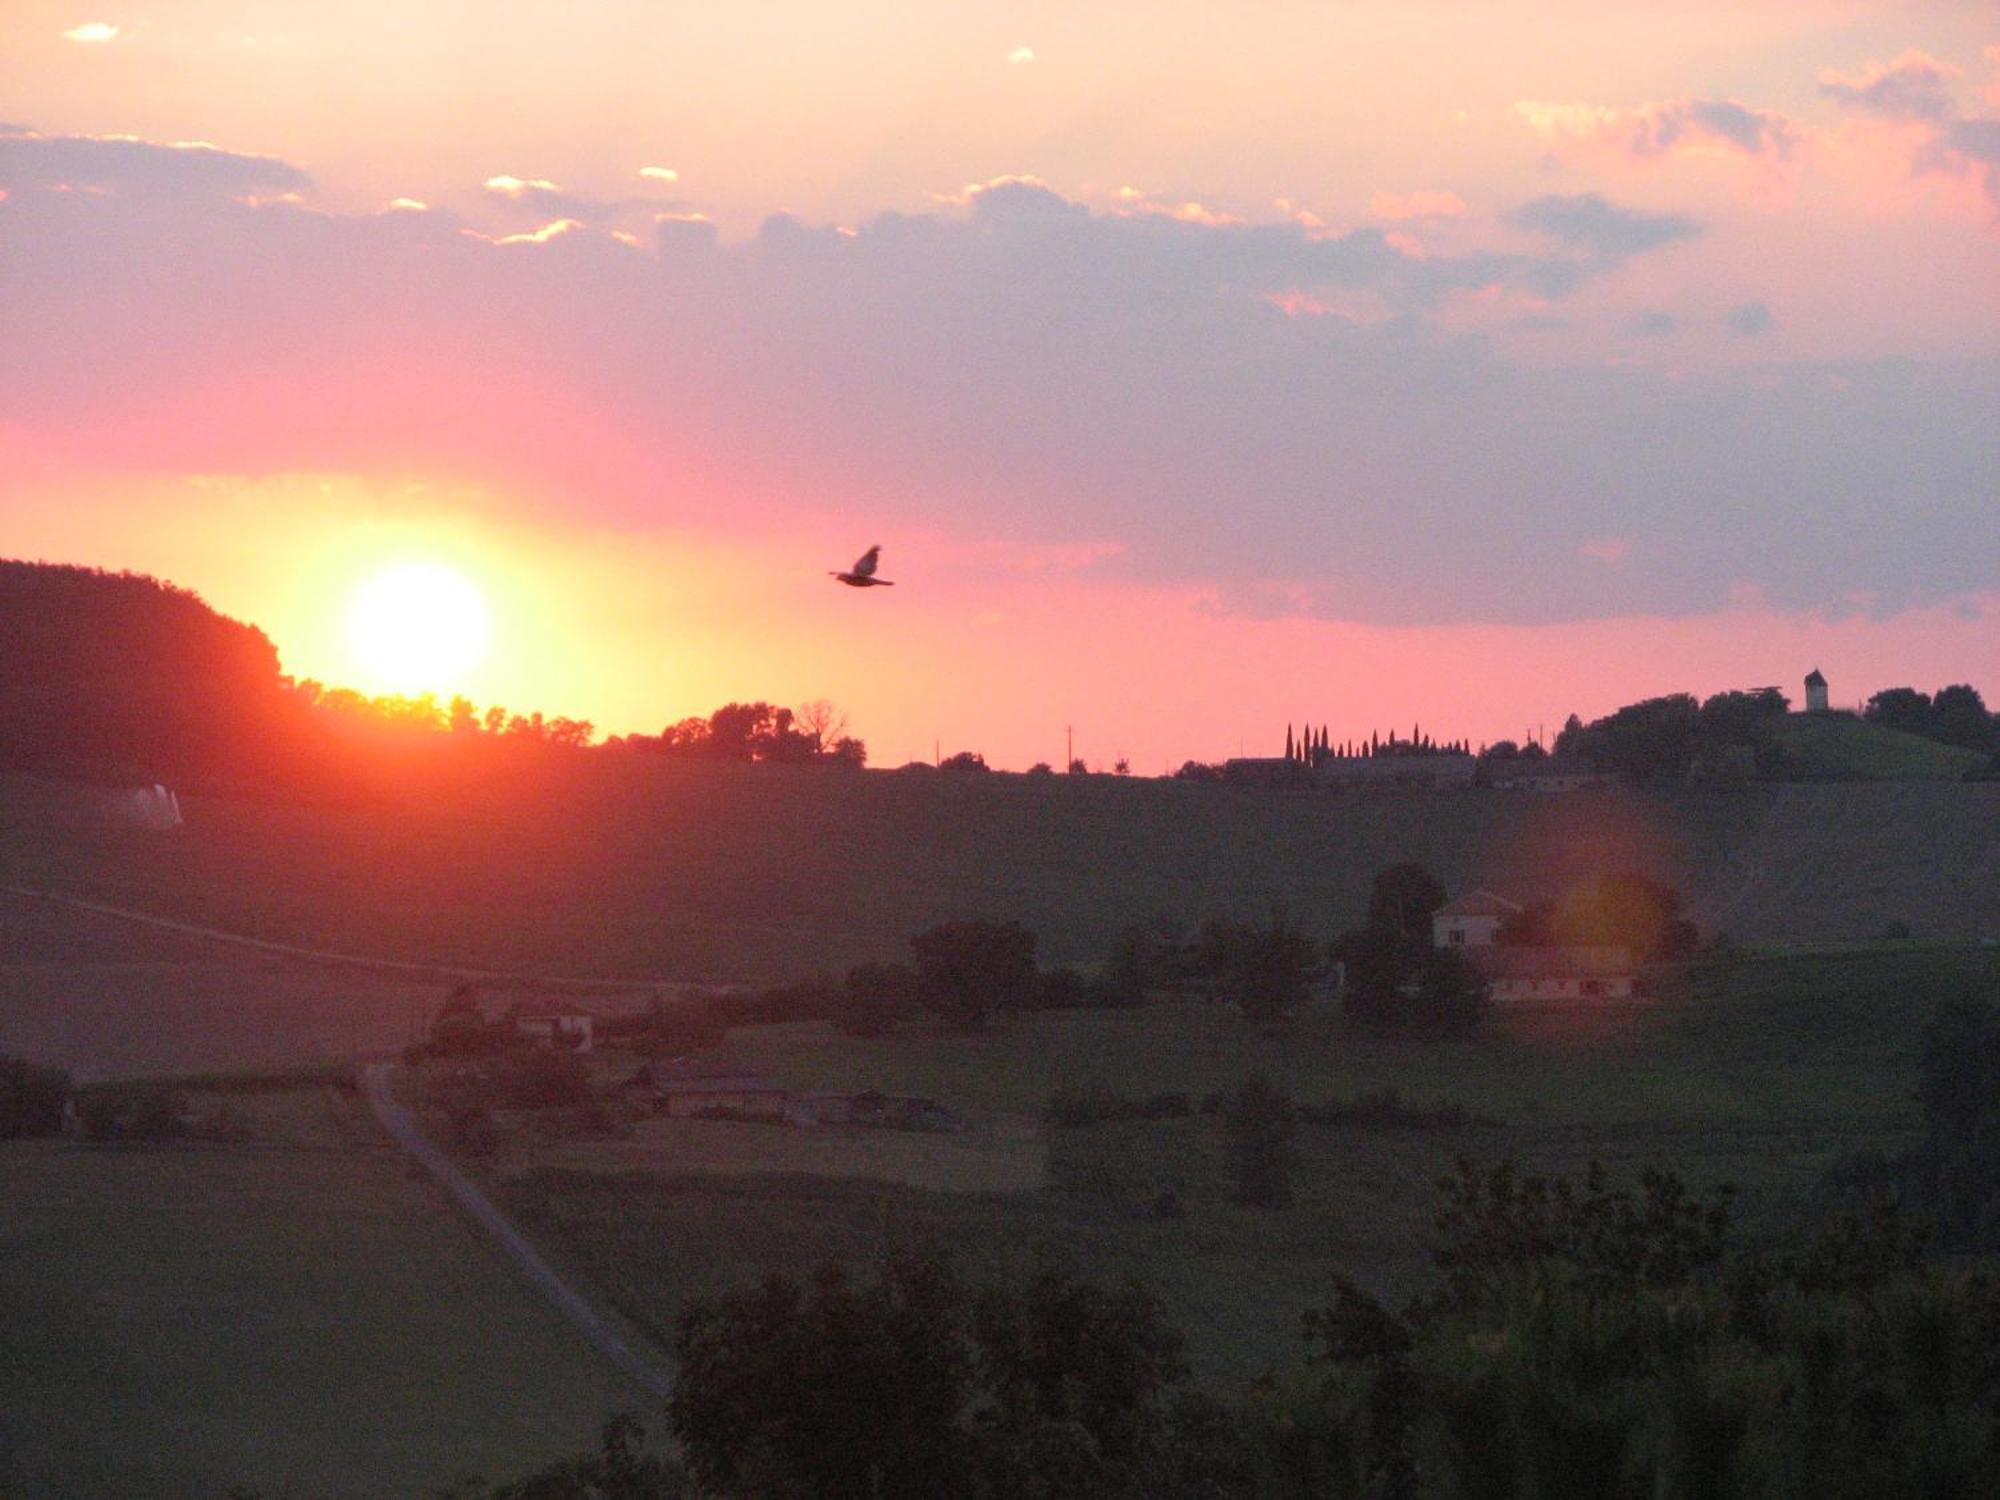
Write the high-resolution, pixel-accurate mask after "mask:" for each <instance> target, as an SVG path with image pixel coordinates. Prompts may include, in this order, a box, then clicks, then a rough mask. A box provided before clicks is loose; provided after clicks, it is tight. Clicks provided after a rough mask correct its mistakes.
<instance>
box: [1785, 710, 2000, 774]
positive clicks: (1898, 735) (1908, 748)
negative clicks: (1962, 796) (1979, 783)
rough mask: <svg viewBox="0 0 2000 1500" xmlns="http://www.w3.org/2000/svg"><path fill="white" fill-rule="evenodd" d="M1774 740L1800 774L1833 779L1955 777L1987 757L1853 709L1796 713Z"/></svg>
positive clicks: (1979, 763)
mask: <svg viewBox="0 0 2000 1500" xmlns="http://www.w3.org/2000/svg"><path fill="white" fill-rule="evenodd" d="M1773 739H1774V740H1775V741H1776V742H1777V745H1778V748H1779V749H1780V750H1781V751H1783V752H1784V756H1785V760H1786V764H1787V765H1790V766H1793V767H1795V768H1796V769H1797V771H1798V773H1799V774H1801V775H1803V776H1807V777H1811V778H1816V779H1823V780H1830V781H1848V780H1854V781H1861V780H1870V781H1956V780H1958V779H1959V778H1960V777H1962V776H1964V775H1965V773H1966V772H1967V771H1970V770H1972V769H1973V768H1974V767H1976V766H1979V765H1983V764H1984V763H1985V761H1986V759H1987V757H1986V756H1985V755H1983V754H1981V753H1980V752H1979V751H1977V750H1965V749H1961V748H1960V747H1959V746H1957V745H1940V744H1939V743H1938V742H1937V741H1936V740H1927V739H1925V738H1924V737H1923V736H1922V735H1916V734H1905V733H1903V732H1902V731H1901V730H1898V729H1886V728H1884V727H1883V726H1882V725H1880V724H1870V723H1867V722H1865V721H1863V720H1861V719H1857V718H1855V717H1853V716H1852V715H1849V714H1791V715H1789V716H1787V717H1786V719H1785V720H1784V722H1783V723H1782V724H1780V725H1779V726H1778V727H1777V729H1776V731H1775V732H1774V734H1773Z"/></svg>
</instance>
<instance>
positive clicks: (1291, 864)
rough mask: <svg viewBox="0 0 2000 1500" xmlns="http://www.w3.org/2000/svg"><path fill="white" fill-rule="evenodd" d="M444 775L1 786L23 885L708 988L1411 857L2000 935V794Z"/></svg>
mask: <svg viewBox="0 0 2000 1500" xmlns="http://www.w3.org/2000/svg"><path fill="white" fill-rule="evenodd" d="M424 791H425V796H424V797H423V798H421V799H419V798H417V797H415V796H414V795H413V796H411V797H409V798H406V799H401V800H398V799H394V798H389V797H386V796H373V797H368V798H360V797H357V798H356V799H355V800H352V801H350V802H349V803H348V804H346V805H333V804H328V805H324V806H293V805H280V804H273V803H263V802H254V801H247V800H229V799H211V798H197V797H186V798H183V804H184V806H185V808H186V811H187V818H188V826H187V827H186V828H185V829H183V830H181V831H180V832H178V833H176V834H173V835H171V836H160V835H152V834H146V833H143V832H140V831H137V830H133V829H130V828H127V827H123V826H120V825H118V824H117V823H116V822H115V821H114V820H112V819H110V818H108V817H107V816H106V814H105V811H104V805H103V799H102V797H101V796H100V795H99V794H96V793H92V792H90V791H88V790H86V789H81V788H75V787H69V786H64V785H59V784H56V783H51V782H45V781H39V780H35V779H32V778H23V777H7V778H0V881H5V882H10V883H14V884H17V885H25V886H28V887H31V888H35V889H49V890H55V891H60V892H65V893H70V894H76V895H82V896H87V897H91V898H95V899H98V900H102V901H105V902H108V903H111V904H114V905H120V906H128V907H133V908H137V909H139V910H143V911H148V912H153V913H156V914H159V915H163V916H168V917H174V918H178V919H181V920H185V921H189V922H193V923H197V924H201V925H207V926H213V927H218V928H222V929H225V930H228V931H233V932H239V933H244V934H248V935H253V936H258V937H263V938H267V939H272V940H276V941H282V942H288V943H296V944H300V945H303V946H307V947H312V948H324V949H332V950H337V951H343V952H350V953H361V954H367V955H371V956H375V957H380V958H388V959H404V960H414V961H420V962H427V963H445V964H464V965H470V966H478V967H492V968H498V969H510V970H519V971H524V972H528V973H534V974H540V975H586V976H590V975H595V976H619V975H626V976H634V977H644V978H661V979H667V980H672V979H687V980H699V981H709V982H745V981H766V980H784V979H794V978H798V977H801V976H803V975H806V974H810V973H813V972H816V971H833V972H838V971H840V970H843V969H845V968H846V967H847V966H848V965H850V964H853V963H856V962H861V961H866V960H870V959H882V958H886V957H894V956H898V955H899V954H900V953H901V952H902V950H903V945H904V943H905V941H906V940H907V938H908V937H909V935H910V934H911V933H912V932H915V931H917V930H919V929H920V928H922V927H925V926H927V925H930V924H931V923H933V922H936V921H939V920H943V919H946V918H950V917H958V916H976V917H988V918H996V919H1004V918H1009V917H1013V918H1018V919H1020V920H1021V921H1022V922H1024V923H1025V924H1026V925H1027V926H1028V927H1029V929H1030V930H1031V931H1033V932H1035V933H1036V934H1037V936H1038V938H1039V939H1040V944H1041V953H1042V957H1043V958H1044V960H1045V961H1049V962H1069V963H1081V964H1095V963H1097V962H1099V961H1101V960H1102V958H1103V956H1104V954H1105V952H1106V951H1107V949H1108V947H1109V945H1110V943H1111V940H1112V938H1113V936H1114V934H1115V933H1116V932H1117V930H1118V928H1119V927H1120V926H1122V925H1124V924H1126V923H1130V922H1143V921H1149V920H1152V919H1154V918H1157V917H1161V916H1168V917H1174V918H1178V919H1180V920H1183V921H1188V922H1199V921H1200V920H1202V919H1204V918H1206V917H1208V916H1212V915H1218V914H1232V915H1236V916H1242V917H1250V918H1261V917H1264V916H1266V915H1268V914H1269V912H1270V911H1271V910H1272V908H1273V907H1274V906H1282V907H1284V908H1285V909H1286V910H1287V912H1288V913H1289V914H1290V915H1291V917H1292V919H1293V920H1294V921H1296V922H1298V923H1300V924H1301V925H1302V926H1303V927H1304V928H1305V929H1306V930H1307V931H1308V932H1309V933H1311V934H1313V935H1315V936H1318V937H1322V938H1325V937H1331V936H1332V935H1334V934H1335V933H1336V932H1338V931H1339V930H1341V929H1342V928H1344V927H1346V926H1348V925H1350V924H1351V923H1352V922H1354V921H1355V920H1356V919H1357V918H1358V916H1359V914H1360V912H1361V911H1362V909H1363V907H1364V905H1365V902H1366V895H1367V890H1368V884H1369V881H1370V880H1371V879H1372V877H1373V876H1374V874H1375V872H1376V871H1378V870H1380V869H1381V868H1383V867H1384V866H1387V865H1389V864H1393V863H1396V862H1399V861H1402V860H1410V859H1414V860H1417V861H1420V862H1422V863H1424V864H1426V865H1428V866H1429V867H1430V868H1431V869H1432V870H1434V871H1435V872H1436V873H1437V874H1438V875H1439V877H1440V878H1441V879H1442V880H1443V881H1444V882H1445V884H1446V885H1447V887H1448V888H1450V889H1452V890H1454V891H1460V890H1463V889H1466V888H1468V887H1470V886H1472V885H1486V886H1489V887H1492V888H1494V889H1497V890H1500V891H1502V892H1504V893H1507V894H1511V895H1513V896H1515V897H1516V898H1517V899H1523V898H1532V897H1535V896H1538V895H1543V894H1552V893H1554V892H1555V891H1557V890H1559V889H1560V888H1562V887H1563V886H1565V885H1567V884H1568V883H1570V882H1571V881H1573V880H1574V879H1576V878H1577V877H1578V876H1580V875H1582V874H1585V873H1589V872H1594V871H1598V870H1602V869H1606V868H1616V867H1623V868H1630V869H1636V870H1638V871H1640V872H1642V873H1645V874H1648V875H1651V876H1653V877H1655V878H1658V879H1661V880H1665V881H1667V882H1668V883H1670V884H1672V885H1674V886H1676V887H1677V888H1678V889H1680V890H1681V891H1682V893H1683V894H1684V896H1685V897H1686V900H1687V903H1688V908H1689V911H1690V913H1691V915H1692V916H1693V917H1694V918H1695V920H1696V921H1697V922H1698V923H1699V924H1700V925H1701V926H1702V928H1703V929H1704V932H1706V933H1713V932H1715V931H1717V930H1722V931H1726V932H1728V933H1729V934H1730V935H1731V936H1732V937H1733V938H1735V939H1737V940H1738V941H1739V942H1744V943H1750V944H1816V943H1841V942H1855V941H1866V940H1869V939H1872V938H1874V937H1876V936H1877V935H1879V934H1880V933H1881V931H1882V930H1883V929H1884V928H1885V927H1886V926H1887V925H1888V924H1889V923H1891V922H1903V923H1907V924H1908V925H1909V926H1910V928H1911V929H1912V931H1913V932H1914V933H1915V935H1916V936H1917V937H1919V938H1924V939H1933V940H1945V941H1969V940H1974V939H1978V938H1981V937H2000V785H1996V784H1973V783H1958V782H1902V783H1855V784H1828V785H1783V786H1778V785H1760V786H1754V787H1749V788H1745V789H1742V790H1736V791H1721V790H1700V789H1694V788H1676V789H1671V790H1663V791H1657V792H1646V791H1636V790H1627V791H1619V790H1605V791H1595V792H1588V793H1576V794H1572V795H1565V796H1540V795H1537V794H1533V793H1508V792H1492V791H1483V790H1465V791H1460V792H1452V793H1425V792H1413V791H1394V790H1375V791H1369V792H1352V791H1350V792H1326V791H1317V792H1303V791H1297V792H1294V791H1282V790H1272V789H1260V788H1244V787H1230V786H1214V785H1201V784H1190V783H1183V782H1172V781H1155V780H1127V779H1121V778H1114V777H1076V778H1072V777H1061V776H1055V777H1026V776H1009V775H986V776H978V775H938V774H935V773H904V772H862V773H854V774H843V773H839V772H829V771H825V770H816V769H813V768H796V767H762V766H758V767H730V766H714V765H702V764H681V763H668V762H661V761H657V760H645V759H637V758H621V757H618V756H615V755H605V756H586V757H582V758H580V759H578V760H576V761H574V762H569V761H560V763H558V764H554V765H550V766H540V767H536V766H527V767H524V768H522V769H521V770H520V771H519V774H518V775H516V776H515V777H513V779H511V780H510V781H508V782H507V783H506V784H505V785H503V786H496V785H492V784H480V785H458V784H443V785H438V786H433V787H427V788H424ZM496 914H504V920H496Z"/></svg>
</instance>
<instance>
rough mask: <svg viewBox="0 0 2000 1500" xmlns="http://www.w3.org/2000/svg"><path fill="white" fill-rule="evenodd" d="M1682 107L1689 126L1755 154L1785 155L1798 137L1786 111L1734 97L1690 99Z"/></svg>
mask: <svg viewBox="0 0 2000 1500" xmlns="http://www.w3.org/2000/svg"><path fill="white" fill-rule="evenodd" d="M1681 109H1682V111H1683V114H1684V118H1685V120H1686V122H1687V128H1688V129H1689V130H1692V131H1695V132H1706V133H1707V134H1709V135H1713V136H1719V137H1720V138H1721V139H1723V140H1725V141H1728V142H1729V143H1730V144H1731V145H1732V146H1735V147H1736V148H1737V149H1738V150H1741V151H1744V152H1747V153H1749V154H1750V155H1752V156H1763V155H1772V156H1784V155H1786V154H1787V153H1789V152H1790V150H1791V148H1792V143H1793V142H1794V141H1795V140H1796V139H1797V133H1796V132H1795V131H1794V130H1793V129H1792V127H1791V124H1790V123H1789V122H1788V121H1787V120H1786V119H1785V117H1784V116H1783V115H1780V114H1775V113H1773V112H1772V111H1770V110H1764V109H1752V108H1750V107H1749V106H1748V105H1746V104H1738V103H1737V102H1736V101H1735V100H1734V99H1690V100H1688V101H1687V103H1686V104H1685V105H1683V106H1681Z"/></svg>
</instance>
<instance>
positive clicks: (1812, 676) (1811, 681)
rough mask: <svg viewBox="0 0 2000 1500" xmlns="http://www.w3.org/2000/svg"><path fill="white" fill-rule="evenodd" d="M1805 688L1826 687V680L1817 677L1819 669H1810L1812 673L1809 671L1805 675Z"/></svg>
mask: <svg viewBox="0 0 2000 1500" xmlns="http://www.w3.org/2000/svg"><path fill="white" fill-rule="evenodd" d="M1806 686H1807V687H1825V686H1826V679H1825V678H1824V677H1822V676H1820V675H1819V668H1818V667H1814V668H1813V669H1812V671H1811V672H1809V673H1807V674H1806Z"/></svg>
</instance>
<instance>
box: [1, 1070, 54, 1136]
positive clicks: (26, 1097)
mask: <svg viewBox="0 0 2000 1500" xmlns="http://www.w3.org/2000/svg"><path fill="white" fill-rule="evenodd" d="M69 1090H70V1083H69V1074H67V1073H65V1072H63V1071H62V1069H60V1068H44V1067H41V1066H39V1065H37V1064H35V1063H31V1062H24V1061H22V1060H21V1059H20V1058H18V1057H5V1056H0V1141H11V1140H19V1139H21V1138H23V1137H26V1136H36V1135H54V1134H55V1133H56V1132H57V1131H59V1130H61V1129H62V1118H63V1105H64V1104H65V1103H67V1102H68V1100H69Z"/></svg>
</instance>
